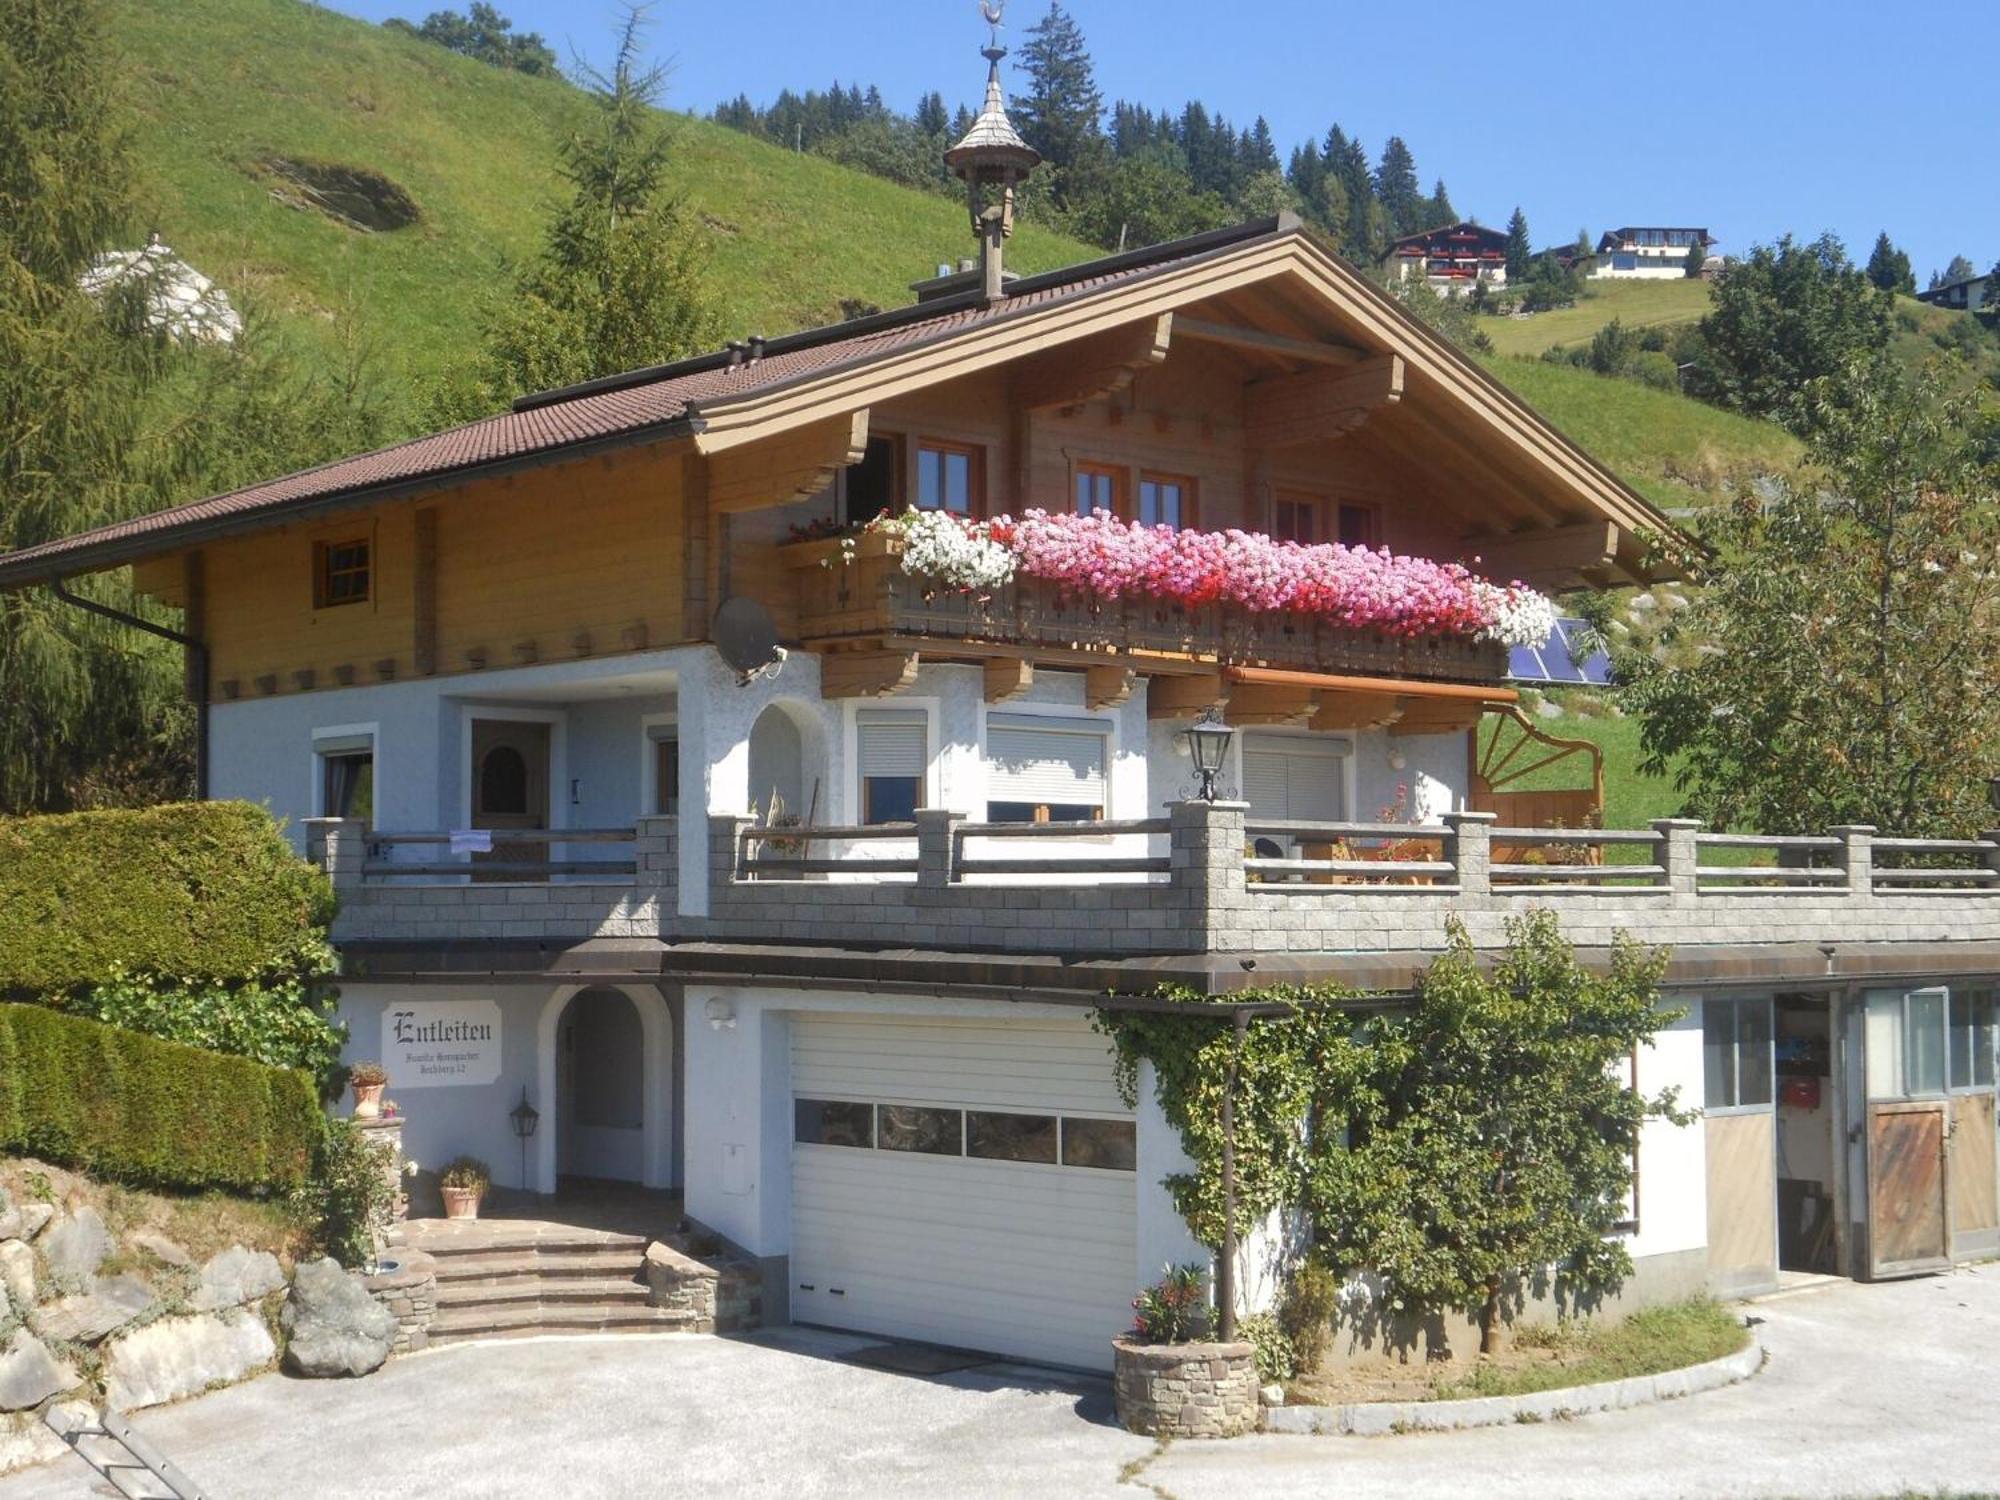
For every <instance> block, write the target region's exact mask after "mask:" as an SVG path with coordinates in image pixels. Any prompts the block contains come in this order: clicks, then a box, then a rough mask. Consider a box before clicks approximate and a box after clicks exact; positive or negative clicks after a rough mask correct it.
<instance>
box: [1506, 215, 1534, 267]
mask: <svg viewBox="0 0 2000 1500" xmlns="http://www.w3.org/2000/svg"><path fill="white" fill-rule="evenodd" d="M1533 256H1534V251H1533V250H1532V249H1531V248H1530V247H1529V244H1528V216H1527V215H1526V214H1524V213H1522V212H1521V207H1520V205H1519V204H1518V203H1517V204H1515V205H1514V216H1513V217H1512V218H1511V219H1509V220H1508V221H1507V280H1508V281H1509V282H1516V281H1520V280H1522V279H1523V278H1524V277H1526V276H1527V274H1528V262H1529V261H1530V260H1531V259H1532V258H1533Z"/></svg>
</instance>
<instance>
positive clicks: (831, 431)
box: [695, 406, 868, 514]
mask: <svg viewBox="0 0 2000 1500" xmlns="http://www.w3.org/2000/svg"><path fill="white" fill-rule="evenodd" d="M695 447H696V449H697V451H699V452H703V453H704V454H706V453H707V451H708V450H707V449H705V448H704V447H703V446H702V438H701V437H700V436H697V437H696V438H695ZM867 449H868V408H867V407H865V406H864V407H862V408H860V409H859V410H858V411H852V412H847V413H845V414H843V415H841V416H837V417H828V418H826V419H825V420H823V421H818V422H809V423H806V424H805V425H804V426H801V427H797V428H794V429H793V430H792V431H790V432H786V433H781V434H779V435H778V436H776V437H773V438H769V439H767V440H766V441H764V442H761V443H750V444H746V445H743V446H740V447H735V446H732V447H728V448H724V449H722V450H721V451H720V452H717V453H714V454H713V455H712V456H709V457H708V458H707V459H706V462H707V464H708V504H709V509H710V510H711V511H712V512H714V513H716V514H727V513H729V512H733V511H746V510H762V509H763V508H764V507H766V506H771V505H785V504H789V503H790V502H791V501H794V500H803V499H806V498H807V497H809V496H812V495H817V494H818V493H819V492H820V491H821V490H823V489H825V488H826V487H827V486H828V485H829V484H831V483H833V479H834V476H835V475H836V474H838V473H839V472H840V471H841V470H842V469H844V468H846V467H847V466H848V465H849V464H856V463H859V462H860V461H861V458H862V455H863V454H864V453H866V452H867Z"/></svg>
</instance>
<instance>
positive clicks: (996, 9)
mask: <svg viewBox="0 0 2000 1500" xmlns="http://www.w3.org/2000/svg"><path fill="white" fill-rule="evenodd" d="M1004 5H1005V0H980V5H979V13H980V15H981V16H982V17H984V18H985V20H986V24H987V25H988V27H990V28H991V31H990V33H989V36H988V39H987V44H986V46H985V47H983V48H981V49H980V55H981V56H982V57H984V58H985V59H986V103H985V106H984V107H983V108H982V109H981V110H980V111H979V118H978V119H976V120H974V121H973V122H972V128H971V129H970V130H968V131H966V132H965V138H964V139H963V140H961V141H960V142H959V143H958V144H957V145H956V146H953V147H952V148H951V149H950V150H949V151H947V152H945V154H944V164H945V165H946V166H947V167H949V168H950V169H951V171H952V173H953V175H954V176H956V177H957V178H958V179H959V180H960V181H961V182H963V183H964V184H965V193H966V206H967V208H968V209H969V210H970V211H971V214H972V232H973V233H974V234H975V235H977V236H978V237H979V258H980V262H981V266H982V270H983V273H984V274H983V275H982V277H981V281H982V283H983V284H984V287H985V295H986V300H987V301H988V302H997V301H999V299H1000V297H1001V296H1002V293H1003V285H1002V282H1003V274H1004V273H1003V270H1002V266H1001V255H1002V251H1001V245H1002V242H1003V241H1004V240H1005V239H1006V238H1007V237H1008V236H1009V235H1011V234H1012V233H1013V232H1014V189H1015V188H1016V187H1018V186H1019V185H1020V184H1021V183H1022V182H1023V181H1025V180H1026V179H1027V176H1028V174H1029V173H1030V172H1032V171H1033V170H1034V169H1035V166H1036V164H1037V163H1038V162H1040V161H1041V159H1042V158H1041V156H1040V154H1039V153H1038V152H1036V150H1035V149H1034V147H1032V146H1030V145H1029V144H1028V143H1027V142H1026V141H1024V140H1022V139H1021V134H1020V132H1019V131H1017V130H1016V129H1015V128H1014V122H1013V121H1012V120H1010V119H1008V118H1007V102H1006V97H1005V95H1004V94H1003V93H1002V92H1001V89H1000V59H1001V58H1003V57H1005V56H1006V55H1007V49H1006V48H1005V47H1003V46H1001V45H1000V16H1001V12H1002V9H1003V8H1004Z"/></svg>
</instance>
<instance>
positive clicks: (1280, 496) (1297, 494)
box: [1271, 489, 1328, 547]
mask: <svg viewBox="0 0 2000 1500" xmlns="http://www.w3.org/2000/svg"><path fill="white" fill-rule="evenodd" d="M1327 504H1328V500H1327V497H1326V496H1325V495H1321V494H1315V493H1314V492H1313V491H1311V490H1287V489H1280V490H1277V491H1275V492H1274V493H1273V494H1272V496H1271V540H1273V541H1276V542H1297V543H1298V544H1299V545H1300V546H1301V547H1316V546H1318V545H1319V544H1320V542H1321V541H1323V540H1324V537H1323V536H1322V533H1323V532H1325V530H1326V513H1327ZM1287 505H1289V506H1292V507H1293V508H1294V509H1296V508H1298V507H1301V506H1303V507H1305V508H1306V509H1307V510H1308V511H1310V513H1311V515H1312V518H1313V535H1312V536H1310V537H1307V538H1304V539H1301V538H1299V537H1296V536H1280V535H1279V534H1278V516H1279V511H1280V507H1282V506H1287Z"/></svg>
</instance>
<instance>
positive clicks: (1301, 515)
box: [1271, 494, 1326, 546]
mask: <svg viewBox="0 0 2000 1500" xmlns="http://www.w3.org/2000/svg"><path fill="white" fill-rule="evenodd" d="M1322 505H1323V502H1322V501H1321V500H1320V499H1319V498H1318V497H1317V496H1314V495H1282V494H1281V495H1279V496H1278V499H1277V503H1276V504H1275V505H1273V506H1272V507H1271V535H1272V537H1273V538H1275V539H1276V540H1278V541H1281V542H1297V543H1299V544H1300V545H1301V546H1311V545H1312V544H1313V543H1315V542H1323V541H1325V540H1326V528H1325V527H1324V526H1323V525H1321V524H1320V510H1321V508H1322Z"/></svg>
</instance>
